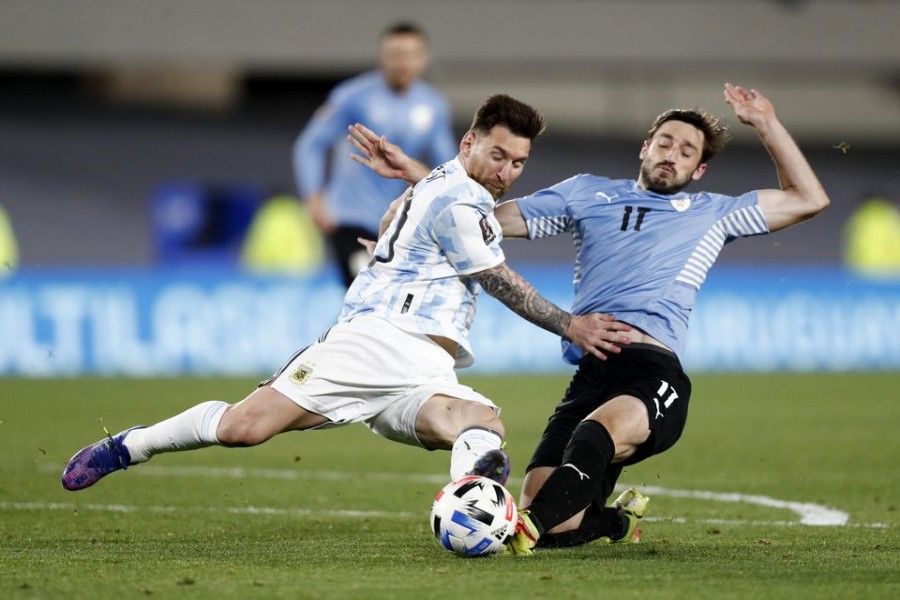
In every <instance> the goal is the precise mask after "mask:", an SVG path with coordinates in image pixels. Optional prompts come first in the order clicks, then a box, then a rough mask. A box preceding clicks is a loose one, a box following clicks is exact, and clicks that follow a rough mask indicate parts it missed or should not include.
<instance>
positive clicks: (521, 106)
mask: <svg viewBox="0 0 900 600" xmlns="http://www.w3.org/2000/svg"><path fill="white" fill-rule="evenodd" d="M497 125H504V126H505V127H506V128H507V129H509V130H510V132H511V133H513V134H514V135H517V136H520V137H525V138H528V139H529V140H532V141H533V140H534V138H536V137H537V136H539V135H541V133H543V132H544V127H545V125H544V116H543V115H542V114H541V113H539V112H538V111H536V110H535V109H534V108H532V107H531V106H529V105H528V104H525V103H524V102H520V101H519V100H516V99H515V98H512V97H510V96H507V95H506V94H494V95H493V96H491V97H490V98H488V99H487V100H485V102H484V104H482V105H481V107H480V108H479V109H478V112H476V113H475V118H474V119H473V120H472V126H471V127H470V129H472V130H473V131H478V132H481V133H488V132H490V130H491V129H493V128H494V127H496V126H497Z"/></svg>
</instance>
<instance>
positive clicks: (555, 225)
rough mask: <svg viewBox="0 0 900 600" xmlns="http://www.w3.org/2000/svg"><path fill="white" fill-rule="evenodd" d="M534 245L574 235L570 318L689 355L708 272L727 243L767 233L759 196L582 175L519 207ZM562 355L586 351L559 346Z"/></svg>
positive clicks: (565, 344)
mask: <svg viewBox="0 0 900 600" xmlns="http://www.w3.org/2000/svg"><path fill="white" fill-rule="evenodd" d="M516 202H517V203H518V207H519V210H521V212H522V216H523V217H524V218H525V221H526V223H527V224H528V237H529V238H531V239H535V238H541V237H546V236H550V235H556V234H558V233H561V232H563V231H571V232H572V236H573V238H574V241H575V248H576V260H575V278H574V284H575V300H574V304H573V307H572V312H573V313H575V314H579V315H582V314H587V313H591V312H605V313H609V314H612V315H615V317H616V318H617V319H618V320H620V321H624V322H626V323H629V324H631V325H633V326H635V327H638V328H640V329H642V330H643V331H646V332H647V333H649V334H650V335H652V336H653V337H654V338H656V339H657V340H659V341H660V342H662V343H663V344H665V345H666V346H668V347H669V348H671V349H672V350H674V351H675V353H676V354H679V355H680V354H682V352H683V351H684V344H685V337H686V335H687V327H688V318H689V317H690V313H691V310H692V309H693V307H694V303H695V301H696V298H697V292H699V291H700V286H701V285H703V282H704V281H705V280H706V274H707V272H708V271H709V269H710V267H712V265H713V263H714V262H715V261H716V258H717V257H718V256H719V252H721V250H722V247H723V246H724V245H725V244H726V243H727V242H730V241H731V240H733V239H735V238H738V237H742V236H749V235H757V234H764V233H768V232H769V227H768V224H767V223H766V220H765V218H764V216H763V213H762V211H761V210H760V208H759V202H758V199H757V193H756V192H749V193H747V194H744V195H742V196H738V197H732V196H724V195H722V194H711V193H707V192H697V193H693V194H692V193H688V192H677V193H675V194H658V193H655V192H650V191H647V190H643V189H641V188H640V187H638V185H637V182H636V181H634V180H630V179H618V180H613V179H608V178H606V177H597V176H594V175H576V176H575V177H572V178H570V179H567V180H565V181H563V182H561V183H558V184H556V185H554V186H553V187H550V188H547V189H545V190H541V191H539V192H537V193H535V194H532V195H530V196H527V197H525V198H519V199H518V200H517V201H516ZM563 356H564V358H565V359H566V360H567V361H569V362H572V363H573V364H575V363H577V362H578V360H579V359H580V357H581V351H580V350H579V349H578V348H577V347H576V346H574V345H572V344H570V343H568V342H566V341H565V340H564V341H563Z"/></svg>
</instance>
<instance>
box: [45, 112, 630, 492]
mask: <svg viewBox="0 0 900 600" xmlns="http://www.w3.org/2000/svg"><path fill="white" fill-rule="evenodd" d="M543 127H544V123H543V118H542V117H541V115H540V114H539V113H537V112H536V111H535V110H534V109H533V108H532V107H530V106H528V105H527V104H524V103H522V102H519V101H517V100H515V99H513V98H510V97H509V96H503V95H497V96H492V97H491V98H489V99H488V100H487V101H486V102H485V103H484V105H482V107H481V108H480V109H479V110H478V112H477V113H476V115H475V119H474V121H473V123H472V127H471V129H470V130H469V131H468V132H467V133H466V135H465V136H464V137H463V138H462V141H461V142H460V144H459V154H458V155H457V157H456V158H454V159H452V160H450V161H448V162H446V163H444V164H443V165H441V166H440V167H438V168H437V169H435V170H434V171H432V172H431V173H430V174H429V175H428V176H427V177H426V178H424V179H423V181H421V182H420V183H418V184H417V185H416V186H414V187H413V188H412V190H411V191H410V192H409V193H407V194H406V195H405V196H404V198H403V205H402V207H401V208H400V210H398V211H397V215H396V218H395V219H394V220H393V221H392V222H391V223H390V224H389V226H388V227H387V233H386V234H385V235H384V236H383V237H382V238H381V239H380V240H379V242H378V246H377V249H376V252H375V257H374V260H373V261H372V263H371V264H370V265H369V266H367V267H366V268H365V269H363V271H361V272H360V275H359V277H357V279H356V280H355V281H354V282H353V284H352V286H351V287H350V290H349V291H348V292H347V295H346V297H345V300H344V304H343V310H342V313H341V316H340V319H339V321H338V323H337V324H336V325H335V326H334V327H332V328H331V329H330V330H328V331H327V332H326V333H325V334H323V335H322V337H321V338H320V339H319V340H318V341H317V342H315V343H313V344H311V345H309V346H307V347H306V348H303V349H302V350H300V351H298V352H297V353H296V354H295V355H294V356H293V357H291V358H290V360H289V361H288V362H287V364H286V365H285V366H284V367H283V368H282V369H280V370H279V371H278V372H277V373H276V374H275V375H274V376H273V377H271V378H270V379H268V380H266V381H264V382H262V383H261V384H260V385H259V387H258V388H257V389H256V390H255V391H253V392H252V393H251V394H249V395H248V396H247V397H246V398H245V399H244V400H243V401H241V402H239V403H237V404H233V405H229V404H227V403H225V402H221V401H209V402H204V403H201V404H198V405H196V406H194V407H193V408H189V409H187V410H186V411H184V412H182V413H181V414H178V415H175V416H174V417H172V418H170V419H167V420H165V421H162V422H160V423H156V424H155V425H151V426H150V427H134V428H131V429H127V430H125V431H122V432H120V433H118V434H117V435H115V436H113V435H109V436H108V439H104V440H100V441H98V442H96V443H94V444H91V445H89V446H86V447H85V448H83V449H82V450H81V451H79V452H78V453H76V454H75V456H73V457H72V459H71V460H70V461H69V463H68V464H67V465H66V468H65V470H64V472H63V476H62V484H63V486H64V487H65V488H66V489H69V490H73V491H75V490H81V489H84V488H86V487H89V486H91V485H93V484H94V483H96V482H97V481H99V480H100V479H101V478H102V477H105V476H106V475H108V474H110V473H113V472H115V471H118V470H122V469H126V468H128V467H130V466H132V465H137V464H140V463H143V462H146V461H147V460H150V459H151V458H152V457H154V456H156V455H157V454H161V453H164V452H175V451H185V450H193V449H197V448H203V447H205V446H210V445H221V446H254V445H257V444H261V443H263V442H265V441H267V440H269V439H270V438H272V437H273V436H275V435H278V434H281V433H284V432H287V431H306V430H313V429H327V428H331V427H339V426H344V425H348V424H351V423H365V424H366V425H367V426H368V427H369V428H370V429H371V430H372V431H373V432H375V433H377V434H379V435H381V436H383V437H385V438H387V439H390V440H393V441H397V442H401V443H405V444H410V445H413V446H418V447H421V448H427V449H429V450H437V449H443V450H450V451H451V454H450V477H451V479H452V480H456V479H459V478H460V477H462V476H463V475H466V474H477V475H483V476H486V477H491V478H492V479H494V480H496V481H499V482H500V483H503V482H505V481H506V477H507V475H508V474H509V460H508V457H507V456H506V454H505V452H503V450H502V442H503V436H504V429H503V423H502V421H501V420H500V409H499V408H498V407H497V406H496V405H495V404H494V403H493V402H492V401H491V400H489V399H488V398H486V397H484V396H482V395H481V394H479V393H478V392H476V391H475V390H473V389H472V388H470V387H467V386H464V385H461V384H460V383H459V381H458V380H457V377H456V373H455V372H454V367H455V366H456V367H463V366H467V365H469V364H471V363H472V361H473V356H472V350H471V348H470V345H469V341H468V337H469V328H470V327H471V326H472V319H473V317H474V313H475V301H476V298H477V296H478V294H479V293H480V291H481V289H482V288H483V289H484V290H485V291H487V293H489V294H491V295H492V296H494V297H495V298H497V299H498V300H500V301H501V302H503V303H505V304H506V305H507V306H508V307H509V308H510V309H512V310H513V311H515V312H516V313H517V314H519V315H520V316H522V317H523V318H525V319H528V320H529V321H531V322H532V323H535V324H536V325H538V326H540V327H543V328H544V329H547V330H548V331H551V332H554V333H556V334H558V335H560V336H561V337H565V338H566V339H569V340H571V341H573V342H574V343H575V344H576V345H577V346H579V347H580V348H582V349H583V350H585V351H586V352H587V353H588V354H589V355H590V356H595V357H596V358H598V359H599V360H605V359H606V358H607V353H610V354H613V353H616V352H619V351H620V349H619V346H617V345H616V344H623V343H625V344H627V342H628V338H627V337H624V334H625V333H626V332H627V331H629V330H630V327H629V326H627V325H624V324H622V323H618V322H615V321H614V320H613V319H612V318H610V317H608V316H605V315H598V314H586V315H577V316H575V315H572V314H570V313H568V312H566V311H564V310H562V309H560V308H559V307H557V306H555V305H553V304H552V303H550V302H549V301H547V300H546V299H545V298H543V297H542V296H541V295H540V294H538V293H537V291H536V290H535V289H534V288H533V287H532V286H531V285H530V284H529V283H528V282H527V281H525V280H523V279H522V278H521V277H520V276H519V275H518V274H517V273H515V272H514V271H512V270H511V269H510V268H509V267H508V266H507V265H506V262H505V258H504V255H503V251H502V250H501V249H500V240H501V239H502V234H501V232H500V225H499V223H498V222H497V220H496V218H495V217H494V206H495V204H496V201H497V200H498V199H499V198H500V197H501V196H503V195H504V194H505V193H506V192H507V191H508V190H509V187H510V186H511V185H512V184H513V182H515V180H516V179H518V177H519V175H520V174H521V173H522V170H523V169H524V168H525V162H526V161H527V159H528V156H529V154H530V152H531V144H532V141H533V140H534V138H535V137H537V136H538V135H539V134H540V132H541V131H542V130H543ZM298 310H301V311H302V310H303V307H302V306H300V307H298Z"/></svg>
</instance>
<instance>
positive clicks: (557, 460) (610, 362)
mask: <svg viewBox="0 0 900 600" xmlns="http://www.w3.org/2000/svg"><path fill="white" fill-rule="evenodd" d="M623 395H628V396H635V397H637V398H639V399H640V400H642V401H643V403H644V404H645V405H646V407H647V414H648V416H649V417H650V437H649V438H648V439H647V441H646V442H644V443H643V444H641V445H640V446H639V447H638V449H637V452H635V453H634V454H633V455H632V456H631V457H629V458H628V459H626V460H625V461H623V462H622V463H618V464H616V465H611V470H612V469H614V468H616V469H615V470H617V471H621V467H623V466H627V465H633V464H635V463H638V462H640V461H642V460H644V459H646V458H649V457H650V456H653V455H654V454H659V453H661V452H664V451H666V450H668V449H669V448H671V447H672V446H673V445H674V444H675V442H677V441H678V438H679V437H681V432H682V431H683V430H684V424H685V421H686V420H687V411H688V400H690V397H691V381H690V379H688V376H687V375H686V374H685V373H684V371H683V370H682V368H681V363H680V362H679V361H678V357H677V356H675V354H674V353H672V352H670V351H668V350H666V349H665V348H660V347H659V346H654V345H651V344H631V345H629V346H626V347H624V348H623V349H622V352H620V353H618V354H610V355H609V358H608V359H607V360H605V361H602V360H598V359H597V358H595V357H594V356H593V355H587V356H585V357H584V358H583V359H582V360H581V362H580V363H579V365H578V370H577V371H576V372H575V375H574V377H573V378H572V381H571V382H570V383H569V388H568V389H567V390H566V395H565V397H564V398H563V399H562V401H561V402H560V403H559V404H557V406H556V410H555V411H554V413H553V414H552V415H551V416H550V420H549V422H548V423H547V427H546V428H545V429H544V434H543V436H542V437H541V441H540V442H539V443H538V446H537V448H536V449H535V451H534V455H533V456H532V458H531V462H530V463H529V465H528V468H527V469H526V471H530V470H531V469H534V468H536V467H558V466H559V465H560V464H561V463H562V457H563V452H565V449H566V446H567V445H568V444H569V439H570V438H571V437H572V432H574V431H575V427H577V426H578V424H579V423H580V422H581V421H582V420H584V418H585V417H587V416H588V415H589V414H591V413H592V412H594V411H595V410H596V409H597V408H599V407H600V406H602V405H603V404H604V403H606V402H608V401H609V400H611V399H612V398H615V397H617V396H623ZM617 476H618V473H616V474H615V475H614V478H613V481H614V480H615V478H616V477H617ZM610 491H611V490H610Z"/></svg>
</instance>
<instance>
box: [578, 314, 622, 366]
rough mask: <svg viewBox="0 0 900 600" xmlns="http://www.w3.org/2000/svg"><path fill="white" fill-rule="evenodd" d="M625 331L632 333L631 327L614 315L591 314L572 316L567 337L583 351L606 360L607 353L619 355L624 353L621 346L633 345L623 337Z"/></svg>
mask: <svg viewBox="0 0 900 600" xmlns="http://www.w3.org/2000/svg"><path fill="white" fill-rule="evenodd" d="M623 331H631V326H630V325H628V324H627V323H622V322H620V321H616V319H615V317H613V316H612V315H605V314H603V313H591V314H588V315H572V320H571V322H570V323H569V326H568V327H567V328H566V333H565V337H566V339H568V340H571V342H572V343H573V344H575V345H576V346H578V347H579V348H581V349H582V350H583V351H585V352H590V353H591V354H593V355H594V356H596V357H597V358H599V359H600V360H606V354H605V353H610V354H617V353H619V352H621V351H622V348H621V346H626V345H628V344H630V343H631V340H630V339H628V338H627V337H626V336H624V335H622V333H621V332H623Z"/></svg>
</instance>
